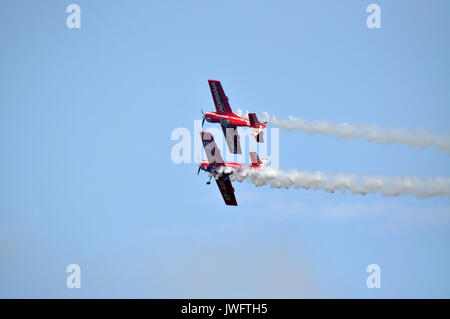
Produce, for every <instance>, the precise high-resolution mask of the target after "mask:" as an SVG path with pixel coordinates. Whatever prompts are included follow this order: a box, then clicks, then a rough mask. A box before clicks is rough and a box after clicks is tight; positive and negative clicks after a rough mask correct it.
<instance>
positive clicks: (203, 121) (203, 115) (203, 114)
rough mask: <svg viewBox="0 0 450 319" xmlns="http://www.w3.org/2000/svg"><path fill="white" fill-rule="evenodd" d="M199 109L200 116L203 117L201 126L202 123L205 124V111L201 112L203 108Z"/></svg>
mask: <svg viewBox="0 0 450 319" xmlns="http://www.w3.org/2000/svg"><path fill="white" fill-rule="evenodd" d="M200 111H201V112H202V118H203V120H202V127H203V125H204V124H205V113H204V112H203V110H200Z"/></svg>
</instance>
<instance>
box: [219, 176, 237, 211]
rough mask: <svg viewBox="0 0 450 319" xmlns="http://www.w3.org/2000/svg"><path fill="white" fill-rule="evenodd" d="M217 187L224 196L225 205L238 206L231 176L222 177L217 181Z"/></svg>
mask: <svg viewBox="0 0 450 319" xmlns="http://www.w3.org/2000/svg"><path fill="white" fill-rule="evenodd" d="M216 183H217V186H218V187H219V190H220V193H221V194H222V197H223V200H224V201H225V204H227V205H229V206H237V205H238V204H237V201H236V196H234V188H233V185H231V181H230V176H228V175H222V176H220V177H219V179H216Z"/></svg>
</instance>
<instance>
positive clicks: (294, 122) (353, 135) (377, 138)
mask: <svg viewBox="0 0 450 319" xmlns="http://www.w3.org/2000/svg"><path fill="white" fill-rule="evenodd" d="M263 119H264V120H265V121H268V124H269V125H271V126H273V127H278V128H281V129H285V130H288V131H292V130H298V131H306V132H308V133H310V134H325V135H337V137H338V139H349V140H355V139H364V140H366V141H367V142H378V143H381V144H406V145H408V146H410V147H418V148H420V149H422V148H425V147H428V146H434V147H435V148H436V149H438V150H441V151H446V152H447V154H449V155H450V136H439V135H436V134H434V133H430V132H427V131H425V130H423V129H419V128H418V129H416V130H414V131H411V130H407V129H401V128H390V129H382V128H380V127H379V126H377V125H369V124H360V125H356V124H348V123H330V122H326V121H306V120H304V119H302V118H297V117H293V116H289V118H288V119H277V118H276V117H275V116H272V117H271V116H269V114H267V113H264V114H263Z"/></svg>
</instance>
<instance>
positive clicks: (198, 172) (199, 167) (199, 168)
mask: <svg viewBox="0 0 450 319" xmlns="http://www.w3.org/2000/svg"><path fill="white" fill-rule="evenodd" d="M201 168H202V167H201V166H200V165H199V166H198V171H197V175H198V174H200V170H201Z"/></svg>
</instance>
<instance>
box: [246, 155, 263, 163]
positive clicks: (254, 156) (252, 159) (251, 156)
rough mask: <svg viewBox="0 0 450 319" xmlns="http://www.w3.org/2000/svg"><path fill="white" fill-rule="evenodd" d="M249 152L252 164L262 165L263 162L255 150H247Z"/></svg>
mask: <svg viewBox="0 0 450 319" xmlns="http://www.w3.org/2000/svg"><path fill="white" fill-rule="evenodd" d="M249 153H250V160H251V161H252V164H253V165H262V164H263V162H261V160H260V159H259V156H258V154H257V153H256V152H249Z"/></svg>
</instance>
